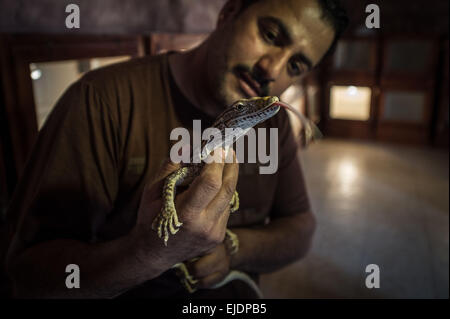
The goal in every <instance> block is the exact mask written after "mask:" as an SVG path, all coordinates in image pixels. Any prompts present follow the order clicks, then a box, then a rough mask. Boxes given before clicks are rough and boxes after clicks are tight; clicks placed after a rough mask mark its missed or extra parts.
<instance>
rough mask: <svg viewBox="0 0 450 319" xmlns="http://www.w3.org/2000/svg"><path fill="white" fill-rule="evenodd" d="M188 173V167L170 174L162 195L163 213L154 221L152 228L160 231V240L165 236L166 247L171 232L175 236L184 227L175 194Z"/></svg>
mask: <svg viewBox="0 0 450 319" xmlns="http://www.w3.org/2000/svg"><path fill="white" fill-rule="evenodd" d="M188 172H189V168H188V167H182V168H180V169H178V170H176V171H175V172H173V173H172V174H170V175H169V176H168V177H167V178H166V180H165V182H164V187H163V194H162V200H163V206H162V208H161V212H160V213H159V215H158V216H157V217H156V218H155V220H154V221H153V224H152V228H153V229H154V230H157V231H158V236H159V238H162V237H163V236H164V245H166V246H167V241H168V240H169V231H170V233H171V234H172V235H174V234H176V233H177V232H178V230H179V227H181V225H183V223H181V222H180V221H179V219H178V214H177V211H176V209H175V194H176V187H177V186H178V185H180V184H181V183H182V182H183V181H184V179H185V178H186V176H187V175H188Z"/></svg>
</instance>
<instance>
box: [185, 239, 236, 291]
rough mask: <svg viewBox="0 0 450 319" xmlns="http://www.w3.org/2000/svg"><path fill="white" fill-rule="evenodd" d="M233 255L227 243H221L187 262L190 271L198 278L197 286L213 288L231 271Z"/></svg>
mask: <svg viewBox="0 0 450 319" xmlns="http://www.w3.org/2000/svg"><path fill="white" fill-rule="evenodd" d="M230 265H231V256H230V255H229V254H228V252H227V249H226V247H225V244H223V243H222V244H220V245H218V246H216V247H215V248H213V249H212V250H211V251H209V252H208V253H207V254H206V255H204V256H202V257H200V258H199V259H197V260H195V261H192V262H187V263H186V267H187V268H188V270H189V273H190V274H191V275H192V276H193V277H194V279H196V280H198V283H197V284H196V288H203V289H204V288H211V287H212V286H214V285H215V284H217V283H219V282H221V281H222V280H223V279H224V278H225V277H226V276H227V275H228V273H229V272H230Z"/></svg>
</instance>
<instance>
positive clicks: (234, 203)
mask: <svg viewBox="0 0 450 319" xmlns="http://www.w3.org/2000/svg"><path fill="white" fill-rule="evenodd" d="M238 209H239V194H238V192H237V191H234V194H233V197H231V202H230V213H234V212H235V211H237V210H238Z"/></svg>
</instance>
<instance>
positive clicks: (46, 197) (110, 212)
mask: <svg viewBox="0 0 450 319" xmlns="http://www.w3.org/2000/svg"><path fill="white" fill-rule="evenodd" d="M193 119H201V120H202V129H205V128H207V127H208V126H209V125H210V124H211V123H212V120H213V119H211V118H208V117H207V116H206V115H205V114H203V113H202V112H200V111H199V110H197V109H196V108H195V107H194V106H192V105H191V104H189V102H187V100H186V99H185V98H184V97H183V96H182V94H181V93H180V91H179V90H178V88H177V87H176V85H175V84H174V81H173V79H172V78H171V75H170V70H169V66H168V61H167V55H160V56H154V57H145V58H139V59H134V60H131V61H128V62H125V63H120V64H116V65H112V66H109V67H106V68H103V69H99V70H96V71H92V72H89V73H88V74H86V75H85V76H84V77H83V78H82V79H80V80H79V81H77V82H76V83H74V84H73V85H71V86H70V88H68V89H67V91H66V92H65V93H64V94H63V96H62V97H61V98H60V100H59V101H58V103H57V105H56V106H55V109H54V110H53V112H52V113H51V115H50V116H49V117H48V120H47V122H46V123H45V125H44V127H43V128H42V130H41V131H40V133H39V138H38V141H37V143H36V145H35V147H34V149H33V152H32V154H31V156H30V158H29V161H28V164H27V166H26V169H25V171H24V173H23V175H22V177H21V180H20V183H19V185H18V187H17V189H16V191H15V193H14V197H13V199H12V202H11V205H10V208H9V211H8V215H7V216H8V220H9V221H10V224H9V225H10V231H11V237H12V238H11V243H10V245H9V249H10V253H11V252H12V253H18V252H20V251H22V250H24V249H26V248H28V247H30V246H32V245H35V244H37V243H39V242H43V241H47V240H52V239H58V238H70V239H77V240H80V241H84V242H89V243H95V242H101V241H108V240H112V239H115V238H118V237H120V236H124V235H126V234H127V233H129V232H130V230H131V229H132V227H133V226H134V225H135V223H136V216H137V211H138V206H139V202H140V198H141V194H142V191H143V189H144V185H145V184H146V183H148V182H150V181H152V180H153V178H154V177H155V175H156V173H157V171H158V169H159V168H160V166H161V164H162V162H163V161H164V160H165V159H166V158H167V157H168V155H169V151H170V147H171V145H173V144H174V143H175V142H176V141H170V138H169V136H170V132H171V130H172V129H173V128H176V127H180V126H184V127H187V128H189V127H190V126H192V120H193ZM259 127H278V128H279V133H278V135H279V145H278V149H279V164H278V170H277V172H276V173H275V174H272V175H261V174H259V172H258V167H259V164H240V171H239V180H238V185H237V190H238V192H239V194H240V209H239V211H238V212H237V213H234V214H232V216H231V217H230V220H229V226H230V227H231V226H232V227H241V226H247V227H253V226H257V225H262V224H264V223H265V222H267V220H268V219H269V218H277V217H279V216H286V215H291V214H297V213H302V212H306V211H308V210H309V202H308V196H307V192H306V189H305V185H304V181H303V176H302V172H301V169H300V166H299V161H298V160H297V157H296V154H297V148H296V143H295V140H294V138H293V136H292V132H291V127H290V125H289V120H288V116H287V114H286V113H285V111H284V110H282V111H280V112H279V114H277V115H276V116H274V117H273V118H272V119H270V120H268V121H266V122H265V123H263V124H262V125H260V126H259ZM49 262H51V261H49ZM227 286H229V288H228V290H227V288H223V289H222V295H220V293H221V292H220V289H218V290H217V295H220V296H227V294H226V293H225V295H223V293H224V291H228V292H229V293H231V294H234V293H236V292H237V290H238V288H236V287H239V284H238V283H234V284H232V285H227ZM230 287H232V288H230ZM211 293H212V292H211V291H209V295H208V296H212V295H211ZM212 294H214V293H212ZM126 295H127V296H139V297H172V296H181V297H183V296H186V294H185V293H184V290H183V288H181V286H180V284H179V281H178V279H177V278H176V276H175V274H174V273H173V271H171V270H169V271H167V272H166V273H164V274H163V275H162V276H160V277H158V278H156V279H154V280H151V281H149V282H147V283H145V284H143V285H141V286H140V287H137V288H136V289H132V290H131V291H129V292H128V293H127V294H126ZM199 295H201V293H200V294H199ZM228 297H233V295H228Z"/></svg>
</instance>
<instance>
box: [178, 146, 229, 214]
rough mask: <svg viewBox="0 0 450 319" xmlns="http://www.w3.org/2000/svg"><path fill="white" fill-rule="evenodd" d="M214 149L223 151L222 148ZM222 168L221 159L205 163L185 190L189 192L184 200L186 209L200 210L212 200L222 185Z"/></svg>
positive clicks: (191, 210)
mask: <svg viewBox="0 0 450 319" xmlns="http://www.w3.org/2000/svg"><path fill="white" fill-rule="evenodd" d="M216 151H219V152H223V150H222V149H218V150H216ZM216 151H215V152H216ZM223 169H224V162H223V161H222V162H219V163H217V162H212V163H211V164H206V165H205V167H204V168H203V170H202V171H201V173H200V175H199V176H197V177H196V178H195V180H194V181H193V182H192V184H191V186H190V187H189V190H188V191H187V192H188V194H189V196H186V202H185V208H186V210H187V211H189V212H201V211H202V210H203V209H205V207H206V206H207V205H208V204H209V203H210V202H211V201H212V200H213V198H214V197H215V196H216V195H217V193H218V192H219V191H220V188H221V187H222V175H223Z"/></svg>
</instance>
